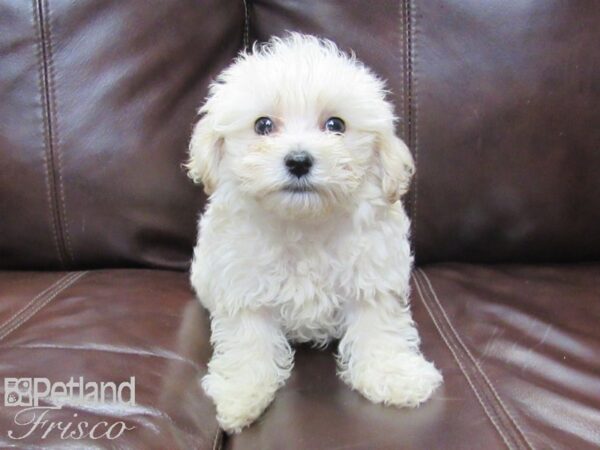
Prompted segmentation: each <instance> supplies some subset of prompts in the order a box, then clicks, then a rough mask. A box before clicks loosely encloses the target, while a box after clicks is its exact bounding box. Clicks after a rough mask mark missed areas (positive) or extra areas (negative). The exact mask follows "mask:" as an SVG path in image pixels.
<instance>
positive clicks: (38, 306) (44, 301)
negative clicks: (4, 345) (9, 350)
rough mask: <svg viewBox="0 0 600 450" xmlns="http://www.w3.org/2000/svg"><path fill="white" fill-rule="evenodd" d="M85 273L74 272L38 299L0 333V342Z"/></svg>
mask: <svg viewBox="0 0 600 450" xmlns="http://www.w3.org/2000/svg"><path fill="white" fill-rule="evenodd" d="M87 273H88V272H87V271H86V272H76V273H75V274H74V275H73V276H72V277H70V278H69V279H68V280H66V281H65V282H63V283H62V284H61V286H57V287H56V289H53V291H52V293H50V292H49V293H48V295H47V296H45V297H40V299H39V301H38V302H37V304H35V303H34V304H33V305H32V307H31V308H30V309H28V310H26V311H25V312H24V313H23V315H22V316H21V317H20V318H19V319H18V320H17V321H15V323H14V324H12V325H11V326H10V327H8V329H6V330H4V331H3V332H2V333H0V340H3V339H4V338H6V336H8V335H9V334H11V333H13V332H14V331H15V330H17V329H18V328H19V327H20V326H21V325H23V324H24V323H25V322H27V321H28V320H29V319H31V318H32V317H33V316H34V315H35V314H37V313H38V312H39V311H40V310H41V309H42V308H43V307H44V306H46V305H47V304H48V303H50V302H51V301H52V300H53V299H54V298H56V296H58V294H60V293H61V292H64V291H65V290H66V289H67V288H68V287H70V286H72V285H73V284H74V283H75V282H76V281H78V280H80V279H81V278H82V277H83V276H84V275H85V274H87Z"/></svg>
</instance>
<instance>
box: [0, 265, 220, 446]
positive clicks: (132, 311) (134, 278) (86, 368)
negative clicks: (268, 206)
mask: <svg viewBox="0 0 600 450" xmlns="http://www.w3.org/2000/svg"><path fill="white" fill-rule="evenodd" d="M208 336H209V324H208V320H207V318H206V315H205V313H204V311H203V310H202V308H201V306H200V304H199V303H198V301H197V300H196V299H195V298H194V295H193V293H192V292H191V290H190V288H189V283H188V279H187V276H186V275H185V274H183V273H177V272H165V271H150V270H98V271H92V272H71V273H65V272H0V361H1V363H0V378H2V380H4V378H5V377H29V378H31V377H45V378H48V379H50V380H51V381H53V382H57V381H63V382H66V381H68V380H69V378H70V377H79V376H83V377H84V379H85V380H86V381H113V382H116V383H119V382H122V381H127V380H129V378H130V377H132V376H135V379H136V381H135V383H136V392H135V395H136V398H135V400H136V406H128V407H123V406H113V407H110V406H109V407H106V406H104V407H100V406H98V408H97V409H94V408H93V407H92V408H86V409H85V410H84V409H82V408H81V407H75V406H73V407H63V408H62V409H61V410H55V411H51V413H50V414H48V415H47V416H46V419H48V420H49V421H53V422H58V421H65V422H66V421H71V420H73V414H78V418H77V420H85V421H88V422H89V423H90V424H95V423H98V422H100V421H102V420H105V421H107V422H109V423H111V424H112V423H114V422H115V421H117V420H124V421H125V423H126V424H127V426H130V427H131V426H134V427H136V428H135V429H134V430H131V431H126V432H124V433H123V435H122V436H121V437H120V438H119V439H117V440H115V441H110V440H108V439H100V440H92V439H87V440H74V439H71V440H68V439H67V440H61V439H60V433H56V432H54V433H50V434H49V436H48V437H47V438H46V439H42V434H43V433H42V432H38V431H35V432H34V433H32V436H31V437H28V438H26V439H23V440H20V441H16V440H11V439H9V438H8V437H7V432H8V430H13V431H14V432H15V433H18V434H16V435H17V436H22V435H23V434H24V431H25V429H26V428H27V427H17V426H15V424H14V422H13V421H14V415H15V414H16V412H17V411H18V409H19V408H17V407H6V406H4V398H2V400H1V401H2V403H1V405H2V406H0V430H1V433H0V447H2V448H4V447H9V446H16V447H17V448H24V449H30V448H34V447H35V446H36V445H40V446H43V447H44V448H65V447H64V446H65V445H66V444H69V445H74V446H76V448H115V446H117V447H118V448H140V449H141V448H143V449H150V448H153V449H154V448H155V449H166V448H168V449H190V448H194V449H205V448H206V449H211V448H213V444H214V443H215V440H216V441H217V442H218V440H219V439H220V437H221V434H220V432H219V431H218V427H217V422H216V420H215V411H214V409H213V406H212V403H211V402H210V400H209V399H208V398H207V397H206V396H205V395H204V393H203V391H202V389H201V387H200V385H199V382H198V381H199V379H200V377H201V376H202V375H203V374H204V373H205V370H206V361H207V358H208V356H209V355H210V346H209V345H208ZM3 385H4V381H2V386H3ZM2 397H4V395H2ZM36 448H37V447H36Z"/></svg>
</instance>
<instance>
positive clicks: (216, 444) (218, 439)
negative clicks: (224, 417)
mask: <svg viewBox="0 0 600 450" xmlns="http://www.w3.org/2000/svg"><path fill="white" fill-rule="evenodd" d="M222 438H223V431H222V430H221V428H220V427H218V426H217V431H216V432H215V437H214V439H213V445H212V450H218V449H221V448H222V445H221V443H222Z"/></svg>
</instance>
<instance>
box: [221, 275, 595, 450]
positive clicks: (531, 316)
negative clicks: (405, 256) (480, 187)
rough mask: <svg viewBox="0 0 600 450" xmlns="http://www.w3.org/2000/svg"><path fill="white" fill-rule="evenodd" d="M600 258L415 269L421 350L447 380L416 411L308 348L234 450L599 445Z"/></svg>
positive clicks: (238, 438) (415, 309)
mask: <svg viewBox="0 0 600 450" xmlns="http://www.w3.org/2000/svg"><path fill="white" fill-rule="evenodd" d="M598 280H600V265H597V264H596V265H590V266H583V265H581V266H578V265H575V266H566V267H560V266H554V267H548V266H540V267H534V266H500V267H485V266H474V265H459V264H448V265H439V266H431V267H428V268H426V269H424V270H419V271H417V273H416V275H415V277H414V278H413V296H412V308H413V312H414V316H415V320H416V322H417V325H418V327H419V331H420V333H421V336H422V340H423V352H424V353H425V355H426V356H427V357H429V358H431V359H432V360H433V361H435V362H436V365H437V366H438V367H439V368H440V369H441V371H442V373H443V375H444V379H445V383H444V385H443V386H442V388H441V389H440V390H438V391H437V392H436V393H435V394H434V397H433V398H432V399H431V400H430V401H429V402H428V403H426V404H424V405H422V406H421V407H419V408H417V409H414V410H399V409H395V408H385V407H382V406H377V405H372V404H370V403H369V402H368V401H367V400H364V399H363V398H362V397H360V396H359V394H356V393H354V392H351V391H350V390H349V389H348V388H347V387H346V386H345V385H344V384H343V383H342V382H340V381H339V380H338V379H337V377H336V376H335V362H334V358H333V355H332V354H331V352H330V351H317V350H310V349H308V348H302V349H300V350H299V351H298V352H297V355H296V365H295V367H294V371H293V374H292V377H291V378H290V380H289V381H288V382H287V384H286V385H285V386H284V387H283V389H282V390H281V391H280V392H279V393H278V394H277V397H276V399H275V402H274V404H273V405H272V406H271V407H270V408H269V409H268V410H267V412H266V414H265V416H264V417H263V418H262V419H261V420H260V421H259V422H258V423H257V425H255V426H254V427H252V428H250V429H248V430H247V431H244V432H243V433H242V434H241V435H239V436H234V437H230V438H229V439H228V441H227V448H230V449H244V450H248V449H260V450H268V449H281V448H286V449H307V448H310V449H337V448H352V449H365V450H366V449H390V450H391V449H398V448H401V449H424V448H443V449H465V448H478V449H479V448H485V449H495V448H509V449H533V448H535V449H565V450H570V449H575V448H576V449H588V448H589V449H592V448H598V446H599V445H600V434H599V433H598V430H600V390H599V389H598V386H600V330H599V329H598V326H597V324H598V321H599V320H600V303H599V302H598V298H600V284H599V283H598Z"/></svg>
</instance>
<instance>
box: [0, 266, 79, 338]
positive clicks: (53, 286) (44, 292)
mask: <svg viewBox="0 0 600 450" xmlns="http://www.w3.org/2000/svg"><path fill="white" fill-rule="evenodd" d="M72 275H73V274H66V275H64V276H62V277H60V278H59V279H58V280H56V281H55V282H54V283H52V284H51V285H50V286H48V287H46V288H45V289H44V290H42V291H41V292H39V293H38V294H37V295H35V296H34V297H33V298H32V299H31V300H29V301H28V302H27V303H26V304H25V305H24V306H23V307H21V309H19V310H18V311H17V312H16V313H14V314H13V315H12V316H11V317H9V318H8V319H7V320H6V322H4V323H3V324H2V325H0V333H1V332H2V330H4V329H5V328H7V327H8V326H9V325H10V324H11V323H12V322H14V321H15V320H16V319H17V317H18V316H20V315H22V314H23V313H24V312H25V311H27V309H28V308H29V307H30V306H31V305H32V304H33V303H35V302H36V301H37V300H38V299H39V298H40V297H42V296H44V295H47V294H49V293H51V292H52V291H54V289H56V288H57V287H58V286H59V285H61V284H62V283H64V282H65V280H66V279H68V278H70V277H71V276H72Z"/></svg>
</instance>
